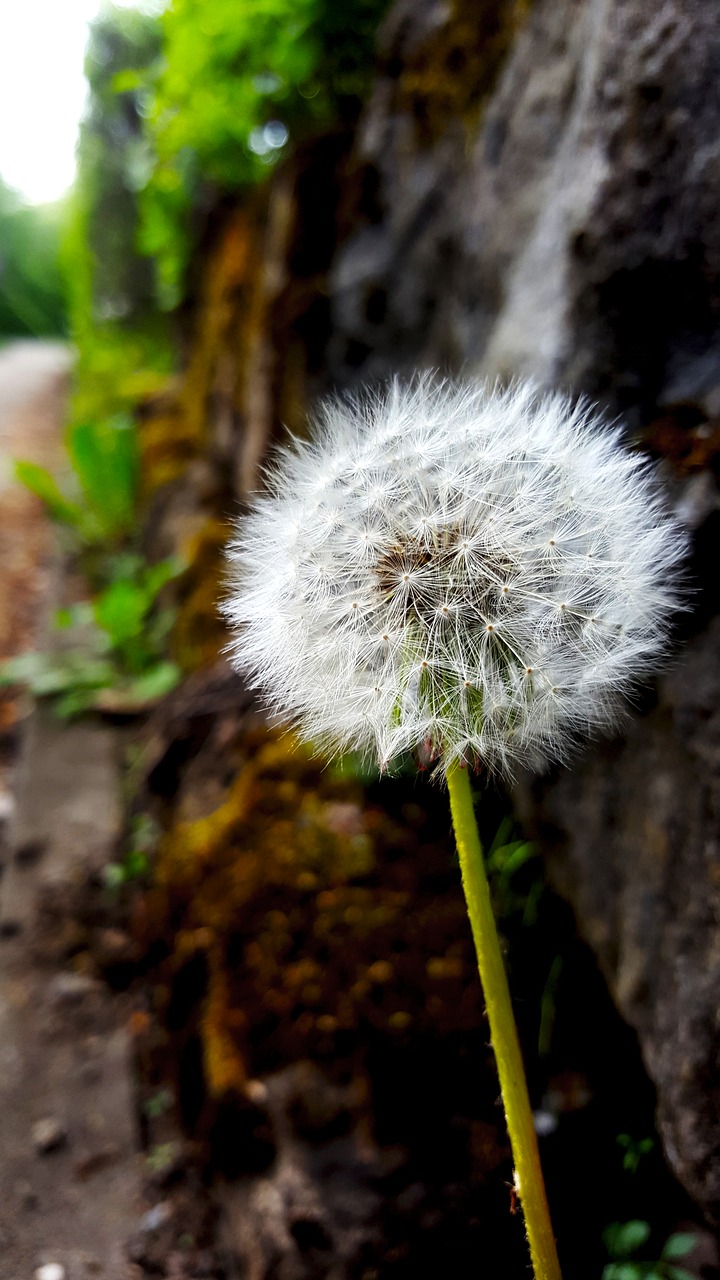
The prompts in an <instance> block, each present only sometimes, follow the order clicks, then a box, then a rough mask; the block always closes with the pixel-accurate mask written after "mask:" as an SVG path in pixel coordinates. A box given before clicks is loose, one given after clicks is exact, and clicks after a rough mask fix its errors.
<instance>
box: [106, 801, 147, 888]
mask: <svg viewBox="0 0 720 1280" xmlns="http://www.w3.org/2000/svg"><path fill="white" fill-rule="evenodd" d="M158 836H159V828H158V824H157V822H155V820H154V818H151V817H150V816H149V814H147V813H140V814H137V815H136V816H135V817H134V818H133V821H132V826H131V829H130V840H129V848H128V849H127V851H126V852H125V854H124V855H123V857H122V858H121V859H120V860H119V862H109V863H108V864H107V866H106V867H105V869H104V872H103V879H104V881H105V884H106V886H107V888H108V889H121V888H123V886H125V885H127V884H133V883H135V882H137V881H139V880H144V879H145V877H146V876H147V874H148V872H149V870H150V859H151V856H152V854H153V853H154V851H155V847H156V845H157V841H158Z"/></svg>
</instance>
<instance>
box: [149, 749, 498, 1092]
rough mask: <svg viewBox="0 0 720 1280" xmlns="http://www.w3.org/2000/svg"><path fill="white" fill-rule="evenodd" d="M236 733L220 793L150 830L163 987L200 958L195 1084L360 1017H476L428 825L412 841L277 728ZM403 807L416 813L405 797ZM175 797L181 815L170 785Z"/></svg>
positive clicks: (471, 980)
mask: <svg viewBox="0 0 720 1280" xmlns="http://www.w3.org/2000/svg"><path fill="white" fill-rule="evenodd" d="M238 745H239V748H240V756H241V760H240V762H239V763H238V760H237V755H236V754H234V751H233V749H232V748H231V749H229V750H228V752H227V756H228V765H229V766H230V767H235V768H236V772H235V774H234V776H233V778H232V781H231V782H230V783H229V785H228V787H227V790H226V792H225V796H224V799H223V800H222V802H221V803H220V804H215V806H214V807H213V809H212V811H211V812H209V813H205V814H203V815H202V816H199V817H198V816H196V817H194V819H193V820H192V821H181V820H176V821H175V823H174V825H173V826H172V827H171V829H170V830H169V831H168V833H167V835H166V836H165V837H164V839H163V842H162V845H161V848H160V852H159V858H158V863H157V871H156V885H155V888H154V890H152V891H151V906H150V916H151V928H152V930H153V931H154V933H155V934H156V935H157V934H160V935H162V934H163V933H167V932H168V929H169V931H170V935H171V936H172V937H173V939H174V941H173V950H172V955H171V957H170V959H169V961H168V963H169V966H170V972H169V973H168V975H167V978H166V982H167V984H168V989H169V990H172V988H173V983H174V982H175V981H177V980H178V977H179V975H181V974H182V972H183V971H184V969H185V968H186V966H187V965H189V964H190V965H192V964H195V963H196V961H197V959H198V958H199V957H201V958H203V957H204V964H205V966H206V978H205V980H204V982H205V987H204V994H203V996H202V999H201V1002H200V1005H199V1006H198V1012H197V1032H198V1034H199V1037H200V1042H201V1046H202V1061H203V1070H204V1073H205V1077H206V1090H207V1092H208V1094H211V1095H213V1096H220V1095H222V1094H223V1093H225V1092H227V1091H228V1090H235V1091H242V1089H243V1088H244V1082H245V1080H246V1078H248V1077H252V1076H253V1075H254V1074H255V1073H256V1072H257V1070H261V1069H262V1067H263V1063H267V1062H271V1063H272V1062H276V1061H277V1060H278V1059H281V1060H282V1059H284V1060H286V1061H292V1060H295V1059H296V1058H298V1057H303V1056H310V1057H317V1056H320V1057H327V1055H330V1056H331V1057H332V1056H333V1055H334V1054H335V1052H336V1046H337V1043H338V1037H343V1036H348V1035H350V1034H354V1033H359V1032H360V1030H361V1028H363V1027H365V1028H368V1027H375V1028H377V1029H382V1030H384V1031H386V1032H387V1033H388V1034H392V1035H400V1034H404V1033H405V1032H406V1031H408V1029H409V1028H410V1027H411V1026H412V1027H413V1028H415V1027H418V1028H420V1029H422V1028H425V1033H427V1032H428V1031H430V1033H431V1034H432V1035H435V1034H443V1033H448V1031H453V1030H456V1029H460V1028H465V1029H466V1030H468V1029H472V1028H475V1027H477V1026H478V1025H479V1023H480V1019H481V999H482V997H481V993H480V990H479V986H478V984H477V981H476V977H475V972H474V967H473V964H472V954H471V942H470V936H469V932H468V929H467V925H466V921H465V919H464V914H463V905H462V897H461V894H460V891H459V886H457V884H456V877H455V875H454V869H453V866H452V863H451V861H450V859H449V857H448V851H447V847H446V845H445V844H444V827H443V839H441V840H440V841H439V842H436V843H435V844H432V845H429V846H428V845H427V844H425V845H423V847H422V848H421V849H418V847H417V835H416V828H415V827H413V826H410V825H408V824H406V823H405V822H404V821H398V819H395V818H391V817H390V816H389V815H388V814H387V813H385V812H384V811H383V810H381V809H377V808H375V807H374V806H372V805H368V804H367V803H366V801H365V798H364V794H363V789H362V787H361V785H360V783H359V782H358V781H357V780H355V779H353V778H352V777H351V776H350V777H348V776H347V775H343V774H341V773H340V772H339V771H334V770H332V769H327V768H323V766H322V764H321V763H320V762H318V761H317V760H314V759H313V758H312V756H311V755H310V753H309V751H308V750H307V749H306V748H304V747H297V746H296V745H295V744H294V743H293V741H292V739H290V738H289V737H288V736H287V735H284V736H280V735H279V734H277V733H274V732H269V731H268V730H265V729H259V728H255V729H252V730H246V731H245V732H243V733H241V734H240V736H239V738H238ZM408 808H409V810H412V814H411V816H412V817H413V821H414V822H415V823H416V822H417V821H418V817H417V812H418V810H419V806H418V805H417V803H414V804H412V805H410V806H408ZM179 809H180V811H182V810H183V809H184V811H185V812H188V811H189V812H193V811H194V812H197V809H196V808H195V807H194V805H193V804H192V803H190V802H189V801H188V799H187V798H184V799H183V798H182V797H181V800H180V805H179ZM428 876H429V877H430V879H429V880H428V881H427V882H426V877H428ZM433 877H434V879H433ZM438 877H440V878H441V879H440V880H439V879H438ZM442 878H444V881H443V880H442ZM442 882H444V883H446V885H447V886H452V887H451V891H450V892H448V891H447V890H446V891H445V892H440V893H439V892H438V885H439V883H442ZM163 921H164V922H165V923H163Z"/></svg>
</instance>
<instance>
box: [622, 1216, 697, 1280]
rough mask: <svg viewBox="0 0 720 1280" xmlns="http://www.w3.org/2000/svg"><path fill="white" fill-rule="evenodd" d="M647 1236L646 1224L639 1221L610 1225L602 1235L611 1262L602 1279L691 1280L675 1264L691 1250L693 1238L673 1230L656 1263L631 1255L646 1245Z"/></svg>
mask: <svg viewBox="0 0 720 1280" xmlns="http://www.w3.org/2000/svg"><path fill="white" fill-rule="evenodd" d="M651 1234H652V1228H651V1226H650V1223H649V1222H645V1221H644V1220H643V1219H641V1218H633V1219H631V1221H630V1222H612V1223H611V1224H610V1226H609V1227H608V1228H607V1230H606V1231H605V1232H604V1234H603V1241H604V1243H605V1247H606V1249H607V1251H608V1254H609V1255H610V1258H611V1259H612V1261H611V1262H609V1263H608V1265H607V1266H606V1267H605V1268H604V1270H603V1274H602V1280H692V1276H691V1275H690V1272H689V1271H686V1270H685V1268H684V1267H678V1266H676V1265H675V1263H676V1260H677V1259H678V1258H684V1257H685V1256H686V1254H688V1253H690V1251H691V1250H692V1249H693V1248H694V1246H695V1235H694V1234H693V1233H692V1232H689V1231H677V1232H675V1234H674V1235H671V1236H669V1237H668V1239H667V1240H666V1241H665V1244H664V1245H663V1247H662V1251H661V1254H660V1257H659V1259H658V1260H657V1261H656V1262H640V1261H639V1260H638V1259H637V1258H636V1257H635V1256H634V1255H636V1254H637V1253H638V1251H639V1250H640V1249H642V1248H643V1246H644V1245H645V1244H647V1242H648V1240H649V1239H650V1236H651Z"/></svg>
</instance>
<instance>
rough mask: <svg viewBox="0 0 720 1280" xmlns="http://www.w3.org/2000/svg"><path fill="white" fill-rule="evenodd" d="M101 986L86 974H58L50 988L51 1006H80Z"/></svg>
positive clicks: (49, 998)
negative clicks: (86, 997)
mask: <svg viewBox="0 0 720 1280" xmlns="http://www.w3.org/2000/svg"><path fill="white" fill-rule="evenodd" d="M99 987H100V984H99V983H98V982H96V980H95V979H94V978H90V977H88V975H87V974H85V973H72V972H71V973H58V974H56V976H55V977H54V978H53V979H52V981H51V982H50V984H49V986H48V1000H49V1001H50V1003H51V1004H58V1005H69V1004H79V1003H80V1001H81V1000H83V999H84V998H85V996H88V995H91V994H92V993H93V992H95V991H98V990H99Z"/></svg>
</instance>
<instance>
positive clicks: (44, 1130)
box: [31, 1116, 67, 1265]
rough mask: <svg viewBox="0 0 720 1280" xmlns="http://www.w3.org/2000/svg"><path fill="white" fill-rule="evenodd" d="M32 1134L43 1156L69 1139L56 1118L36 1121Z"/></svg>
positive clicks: (46, 1117)
mask: <svg viewBox="0 0 720 1280" xmlns="http://www.w3.org/2000/svg"><path fill="white" fill-rule="evenodd" d="M31 1134H32V1142H33V1146H34V1147H35V1150H36V1151H37V1152H38V1154H39V1155H43V1156H44V1155H47V1154H48V1152H50V1151H57V1150H58V1148H59V1147H62V1146H63V1145H64V1143H65V1141H66V1139H67V1134H66V1132H65V1129H64V1127H63V1125H62V1124H61V1123H60V1121H59V1120H56V1119H55V1117H54V1116H44V1117H43V1119H42V1120H38V1121H36V1123H35V1124H34V1125H33V1127H32V1130H31ZM53 1265H54V1264H53Z"/></svg>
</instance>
